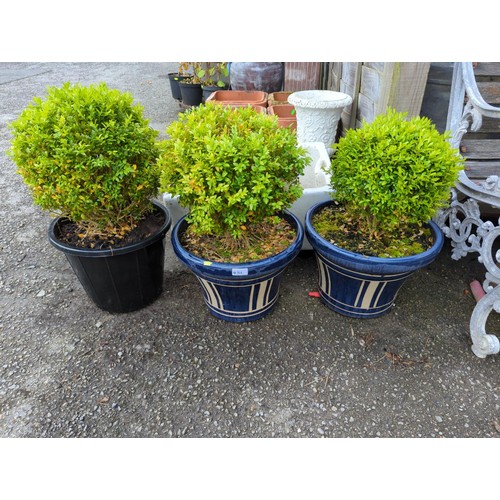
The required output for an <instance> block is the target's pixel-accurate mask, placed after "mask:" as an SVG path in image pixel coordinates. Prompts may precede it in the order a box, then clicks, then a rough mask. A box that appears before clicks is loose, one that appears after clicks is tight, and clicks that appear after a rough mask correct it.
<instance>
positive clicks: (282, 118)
mask: <svg viewBox="0 0 500 500" xmlns="http://www.w3.org/2000/svg"><path fill="white" fill-rule="evenodd" d="M268 113H269V114H270V115H276V116H277V117H278V123H279V124H280V125H281V126H282V127H290V128H291V129H293V130H296V129H297V116H296V115H295V108H294V107H293V106H292V105H291V104H278V105H277V106H269V107H268Z"/></svg>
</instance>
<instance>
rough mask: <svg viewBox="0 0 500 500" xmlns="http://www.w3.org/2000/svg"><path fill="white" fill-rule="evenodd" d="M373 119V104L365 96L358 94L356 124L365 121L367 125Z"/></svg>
mask: <svg viewBox="0 0 500 500" xmlns="http://www.w3.org/2000/svg"><path fill="white" fill-rule="evenodd" d="M374 119H375V103H374V102H373V101H372V100H370V99H368V98H367V97H366V96H365V95H363V94H359V99H358V111H357V114H356V120H357V121H358V122H362V121H363V120H366V121H367V122H368V123H371V122H372V121H373V120H374Z"/></svg>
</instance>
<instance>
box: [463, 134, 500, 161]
mask: <svg viewBox="0 0 500 500" xmlns="http://www.w3.org/2000/svg"><path fill="white" fill-rule="evenodd" d="M460 152H461V153H462V155H463V156H464V157H466V158H470V159H473V160H490V159H491V160H496V159H500V140H496V139H481V140H476V139H464V140H463V141H462V144H461V145H460Z"/></svg>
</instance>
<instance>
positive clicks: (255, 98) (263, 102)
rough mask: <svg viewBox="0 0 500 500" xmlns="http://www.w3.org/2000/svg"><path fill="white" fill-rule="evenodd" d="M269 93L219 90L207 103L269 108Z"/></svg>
mask: <svg viewBox="0 0 500 500" xmlns="http://www.w3.org/2000/svg"><path fill="white" fill-rule="evenodd" d="M267 97H268V94H267V92H262V91H260V90H218V91H216V92H214V93H213V94H211V95H210V97H209V98H208V99H207V101H215V102H218V103H222V104H231V105H235V104H236V105H247V104H251V105H252V106H263V107H264V108H266V107H267Z"/></svg>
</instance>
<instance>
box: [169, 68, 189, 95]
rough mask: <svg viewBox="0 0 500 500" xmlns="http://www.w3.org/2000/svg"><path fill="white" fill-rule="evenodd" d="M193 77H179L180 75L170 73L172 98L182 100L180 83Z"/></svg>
mask: <svg viewBox="0 0 500 500" xmlns="http://www.w3.org/2000/svg"><path fill="white" fill-rule="evenodd" d="M191 76H192V75H179V73H169V74H168V80H169V82H170V90H171V92H172V97H173V98H174V99H176V100H177V101H181V100H182V95H181V88H180V87H179V82H181V81H182V80H185V79H186V78H190V77H191Z"/></svg>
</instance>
